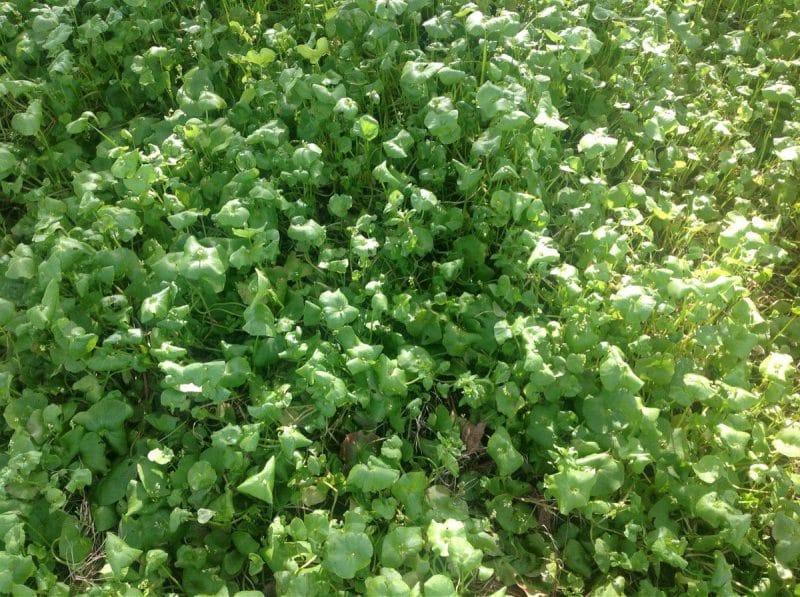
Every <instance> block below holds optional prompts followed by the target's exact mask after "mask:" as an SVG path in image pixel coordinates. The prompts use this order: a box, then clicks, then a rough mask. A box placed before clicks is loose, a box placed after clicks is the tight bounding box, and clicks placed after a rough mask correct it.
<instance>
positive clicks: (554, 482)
mask: <svg viewBox="0 0 800 597" xmlns="http://www.w3.org/2000/svg"><path fill="white" fill-rule="evenodd" d="M596 481H597V475H596V474H595V471H593V470H592V469H588V468H578V467H576V466H574V465H573V466H565V467H564V468H563V469H562V470H560V471H559V472H558V473H556V474H554V475H550V476H548V477H547V478H546V481H545V484H546V486H547V490H548V492H549V493H550V494H551V495H553V496H554V497H555V498H556V500H557V501H558V509H559V510H560V511H561V513H562V514H569V513H570V512H572V511H573V510H575V509H577V508H582V507H583V506H586V505H587V504H588V503H589V499H590V498H591V496H592V489H593V488H594V484H595V482H596Z"/></svg>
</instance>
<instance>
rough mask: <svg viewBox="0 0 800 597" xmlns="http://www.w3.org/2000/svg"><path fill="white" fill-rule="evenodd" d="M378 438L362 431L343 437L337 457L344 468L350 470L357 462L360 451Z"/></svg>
mask: <svg viewBox="0 0 800 597" xmlns="http://www.w3.org/2000/svg"><path fill="white" fill-rule="evenodd" d="M377 439H378V436H377V435H375V434H374V433H372V432H371V431H370V432H366V433H365V432H364V431H353V432H352V433H348V434H347V435H345V436H344V439H343V440H342V445H341V446H340V447H339V457H340V458H341V459H342V462H344V465H345V467H346V468H348V469H350V468H352V467H353V466H354V465H355V464H356V463H357V462H358V457H359V454H360V453H361V451H362V450H363V449H364V447H365V446H367V445H368V444H371V443H372V442H374V441H376V440H377Z"/></svg>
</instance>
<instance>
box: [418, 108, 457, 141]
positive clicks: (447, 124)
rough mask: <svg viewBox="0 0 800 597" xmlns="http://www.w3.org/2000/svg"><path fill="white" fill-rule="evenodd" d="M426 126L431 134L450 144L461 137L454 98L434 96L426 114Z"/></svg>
mask: <svg viewBox="0 0 800 597" xmlns="http://www.w3.org/2000/svg"><path fill="white" fill-rule="evenodd" d="M425 126H426V127H428V130H429V131H430V132H431V134H432V135H433V136H434V137H436V138H437V139H438V140H439V141H441V142H442V143H444V144H446V145H448V144H451V143H455V142H456V141H458V140H459V139H460V138H461V127H460V126H459V124H458V110H457V109H456V107H455V105H454V104H453V100H451V99H450V98H448V97H442V96H439V97H434V98H433V99H431V101H429V102H428V113H427V114H426V115H425Z"/></svg>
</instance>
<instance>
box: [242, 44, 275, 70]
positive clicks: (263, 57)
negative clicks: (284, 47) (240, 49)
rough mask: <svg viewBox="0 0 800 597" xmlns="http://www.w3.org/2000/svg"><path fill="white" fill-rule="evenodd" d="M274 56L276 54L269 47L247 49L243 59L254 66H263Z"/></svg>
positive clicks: (272, 59)
mask: <svg viewBox="0 0 800 597" xmlns="http://www.w3.org/2000/svg"><path fill="white" fill-rule="evenodd" d="M276 57H277V54H276V53H275V52H274V51H272V50H270V49H269V48H261V49H260V50H258V51H257V52H256V51H255V50H249V51H248V52H247V54H245V56H244V59H245V60H246V61H247V62H249V63H251V64H255V65H256V66H261V67H264V66H267V65H268V64H269V63H270V62H272V61H274V60H275V58H276Z"/></svg>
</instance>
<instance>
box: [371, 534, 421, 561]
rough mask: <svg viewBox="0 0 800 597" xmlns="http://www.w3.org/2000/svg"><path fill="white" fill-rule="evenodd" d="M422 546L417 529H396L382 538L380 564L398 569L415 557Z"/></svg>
mask: <svg viewBox="0 0 800 597" xmlns="http://www.w3.org/2000/svg"><path fill="white" fill-rule="evenodd" d="M423 545H424V542H423V540H422V529H420V528H419V527H405V526H403V527H396V528H394V529H392V530H391V531H389V532H388V533H387V534H386V536H385V537H384V538H383V545H382V547H381V564H383V565H384V566H388V567H390V568H399V567H400V566H402V565H403V563H404V562H405V561H406V560H407V559H408V558H410V557H412V556H415V555H417V554H418V553H419V552H420V551H421V550H422V547H423Z"/></svg>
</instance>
